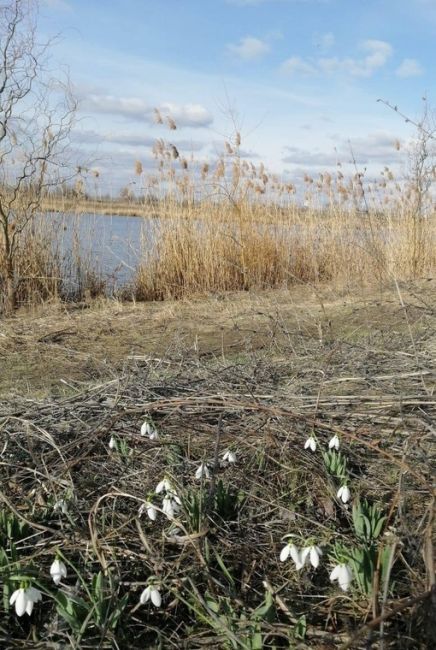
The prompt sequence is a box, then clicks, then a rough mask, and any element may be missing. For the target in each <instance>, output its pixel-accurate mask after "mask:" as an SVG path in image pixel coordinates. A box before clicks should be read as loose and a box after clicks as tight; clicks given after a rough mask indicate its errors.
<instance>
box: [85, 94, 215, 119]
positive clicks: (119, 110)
mask: <svg viewBox="0 0 436 650" xmlns="http://www.w3.org/2000/svg"><path fill="white" fill-rule="evenodd" d="M155 108H158V109H159V110H160V112H161V113H162V115H163V116H164V117H165V116H170V117H172V118H173V119H174V120H175V122H176V124H177V126H178V127H184V126H190V127H194V128H199V127H206V126H209V125H210V124H212V122H213V117H212V115H211V114H210V113H209V111H208V110H207V109H206V108H205V107H204V106H202V105H201V104H173V103H170V102H165V103H162V104H160V105H158V106H156V107H155V106H151V105H150V104H148V102H146V101H144V100H143V99H140V98H138V97H117V96H115V95H104V94H96V93H93V94H92V93H91V94H86V95H84V97H83V98H82V102H81V104H80V109H81V110H82V112H83V111H91V112H93V113H101V114H109V115H118V116H120V117H125V118H128V119H133V120H137V121H138V122H146V123H147V124H151V123H153V122H154V109H155Z"/></svg>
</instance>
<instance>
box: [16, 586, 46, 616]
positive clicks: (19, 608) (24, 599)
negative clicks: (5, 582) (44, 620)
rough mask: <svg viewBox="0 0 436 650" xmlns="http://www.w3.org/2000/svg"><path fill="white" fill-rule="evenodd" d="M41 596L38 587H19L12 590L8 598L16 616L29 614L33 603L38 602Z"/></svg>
mask: <svg viewBox="0 0 436 650" xmlns="http://www.w3.org/2000/svg"><path fill="white" fill-rule="evenodd" d="M41 598H42V595H41V592H40V591H39V589H35V588H34V587H28V588H27V589H24V588H23V587H21V588H20V589H16V590H15V591H14V593H13V594H12V596H11V597H10V599H9V604H10V605H15V613H16V614H17V616H23V614H24V613H26V614H28V615H29V616H30V615H31V613H32V610H33V605H34V604H35V603H37V602H39V601H40V600H41Z"/></svg>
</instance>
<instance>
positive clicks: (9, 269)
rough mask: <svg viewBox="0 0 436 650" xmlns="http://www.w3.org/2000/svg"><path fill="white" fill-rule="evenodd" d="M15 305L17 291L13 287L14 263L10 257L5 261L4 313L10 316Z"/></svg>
mask: <svg viewBox="0 0 436 650" xmlns="http://www.w3.org/2000/svg"><path fill="white" fill-rule="evenodd" d="M16 307H17V292H16V289H15V278H14V265H13V263H12V260H11V259H8V260H7V262H6V278H5V297H4V313H5V315H6V316H10V315H11V314H12V313H13V312H14V311H15V309H16Z"/></svg>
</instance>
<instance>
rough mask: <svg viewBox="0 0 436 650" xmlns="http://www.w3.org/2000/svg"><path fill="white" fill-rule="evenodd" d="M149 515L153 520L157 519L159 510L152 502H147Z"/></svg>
mask: <svg viewBox="0 0 436 650" xmlns="http://www.w3.org/2000/svg"><path fill="white" fill-rule="evenodd" d="M147 517H148V518H149V519H151V521H156V517H157V510H156V508H155V507H154V505H153V504H152V503H147Z"/></svg>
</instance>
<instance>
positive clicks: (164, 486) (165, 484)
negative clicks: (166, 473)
mask: <svg viewBox="0 0 436 650" xmlns="http://www.w3.org/2000/svg"><path fill="white" fill-rule="evenodd" d="M164 490H165V492H173V491H174V490H173V486H172V485H171V483H170V481H169V480H168V479H167V478H164V479H162V481H161V482H160V483H158V484H157V485H156V489H155V492H156V494H160V493H161V492H163V491H164Z"/></svg>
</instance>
